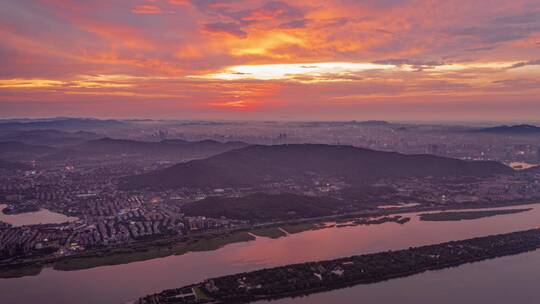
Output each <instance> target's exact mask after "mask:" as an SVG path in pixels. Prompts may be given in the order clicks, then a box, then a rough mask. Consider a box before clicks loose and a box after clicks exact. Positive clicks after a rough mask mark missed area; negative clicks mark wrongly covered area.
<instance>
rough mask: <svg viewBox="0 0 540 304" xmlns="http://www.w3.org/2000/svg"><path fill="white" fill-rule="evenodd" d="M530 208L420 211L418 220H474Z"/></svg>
mask: <svg viewBox="0 0 540 304" xmlns="http://www.w3.org/2000/svg"><path fill="white" fill-rule="evenodd" d="M531 210H532V208H525V209H503V210H481V211H452V212H437V213H422V214H420V220H422V221H463V220H475V219H480V218H485V217H492V216H497V215H505V214H514V213H521V212H527V211H531Z"/></svg>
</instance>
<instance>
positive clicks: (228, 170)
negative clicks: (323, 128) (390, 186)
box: [121, 144, 513, 189]
mask: <svg viewBox="0 0 540 304" xmlns="http://www.w3.org/2000/svg"><path fill="white" fill-rule="evenodd" d="M512 173H513V170H512V169H511V168H510V167H507V166H505V165H503V164H501V163H498V162H494V161H463V160H458V159H451V158H445V157H439V156H433V155H404V154H399V153H394V152H380V151H374V150H369V149H362V148H355V147H352V146H331V145H316V144H292V145H275V146H261V145H254V146H248V147H244V148H241V149H237V150H232V151H228V152H225V153H222V154H219V155H216V156H213V157H210V158H207V159H201V160H194V161H190V162H186V163H181V164H177V165H175V166H172V167H169V168H166V169H163V170H158V171H155V172H150V173H147V174H143V175H136V176H130V177H126V178H124V179H123V180H122V181H121V186H122V187H124V188H128V189H133V188H145V187H149V188H166V189H168V188H180V187H198V188H204V187H215V188H218V187H253V186H258V185H261V184H266V183H272V182H282V181H284V180H288V179H292V180H302V179H306V178H311V177H313V176H319V177H343V178H344V179H345V180H346V181H347V182H348V183H353V184H354V183H362V182H365V181H368V180H375V179H379V178H407V177H427V176H434V177H446V176H473V177H485V176H490V175H494V174H512Z"/></svg>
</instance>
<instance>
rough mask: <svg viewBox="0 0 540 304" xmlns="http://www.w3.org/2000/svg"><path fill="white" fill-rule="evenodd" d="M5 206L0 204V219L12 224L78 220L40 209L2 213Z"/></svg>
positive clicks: (55, 222) (21, 224)
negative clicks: (18, 212)
mask: <svg viewBox="0 0 540 304" xmlns="http://www.w3.org/2000/svg"><path fill="white" fill-rule="evenodd" d="M6 207H7V205H6V204H0V221H2V222H4V223H8V224H11V225H13V226H16V227H18V226H24V225H35V224H60V223H65V222H73V221H76V220H78V218H76V217H69V216H67V215H64V214H61V213H56V212H52V211H49V210H47V209H40V210H39V211H35V212H26V213H21V214H4V212H2V210H4V209H5V208H6Z"/></svg>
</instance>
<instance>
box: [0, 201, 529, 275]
mask: <svg viewBox="0 0 540 304" xmlns="http://www.w3.org/2000/svg"><path fill="white" fill-rule="evenodd" d="M537 202H538V201H537V200H532V199H531V200H530V201H528V202H524V203H522V204H521V205H527V204H533V203H537ZM514 205H517V202H506V203H505V204H502V203H499V204H497V205H487V206H490V207H493V208H500V207H508V206H514ZM451 207H452V206H443V208H441V206H435V207H433V206H415V207H407V208H400V209H391V210H388V209H384V210H368V211H362V212H355V213H350V214H340V215H334V216H328V217H320V218H310V219H300V220H295V221H287V222H275V223H266V224H258V225H253V226H249V227H240V228H236V229H232V230H223V231H213V232H207V233H200V234H193V235H189V236H182V237H164V238H158V239H154V240H145V241H140V242H135V243H131V244H129V246H123V247H111V248H98V249H91V250H86V251H83V252H80V253H76V254H73V255H70V256H52V257H47V258H40V259H31V260H23V261H17V262H15V263H13V262H11V263H9V264H4V265H0V278H16V277H23V276H28V275H37V274H39V273H40V269H41V268H44V267H52V268H53V269H56V270H63V271H71V270H79V269H88V268H93V267H99V266H107V265H119V264H126V263H131V262H137V261H145V260H151V259H155V258H162V257H166V256H173V255H182V254H185V253H188V252H195V251H212V250H216V249H218V248H221V247H223V246H226V245H228V244H233V243H239V242H248V241H251V240H254V236H253V235H250V233H253V234H254V235H255V236H262V237H269V238H280V237H286V236H287V235H288V234H295V233H300V232H304V231H309V230H319V229H325V228H331V227H336V226H338V225H332V224H330V225H327V223H329V222H330V223H331V222H335V223H337V222H342V223H343V222H347V221H350V220H355V219H358V218H363V219H369V218H376V217H384V216H388V215H392V214H409V213H413V212H421V211H424V212H425V211H440V210H449V209H452V208H451ZM454 207H456V206H454ZM467 207H469V208H470V209H479V208H486V205H485V204H478V205H476V204H475V206H467ZM475 207H476V208H475ZM454 209H455V210H459V209H465V208H464V207H463V208H454ZM340 226H343V227H348V226H350V225H347V224H342V225H340ZM353 226H354V225H353ZM338 228H339V227H338ZM285 232H286V233H285Z"/></svg>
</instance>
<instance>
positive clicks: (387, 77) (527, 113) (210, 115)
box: [0, 0, 540, 121]
mask: <svg viewBox="0 0 540 304" xmlns="http://www.w3.org/2000/svg"><path fill="white" fill-rule="evenodd" d="M0 116H1V117H50V116H79V117H89V116H94V117H107V118H111V117H112V118H166V119H172V118H178V119H325V120H340V119H387V120H401V121H438V120H441V121H473V120H482V121H495V120H499V121H540V1H538V0H530V1H526V0H482V1H473V0H470V1H464V0H455V1H420V0H409V1H408V0H366V1H362V0H322V1H305V0H297V1H259V0H248V1H236V0H191V1H190V0H115V1H101V0H93V1H75V0H73V1H68V0H28V1H21V0H2V1H0Z"/></svg>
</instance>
